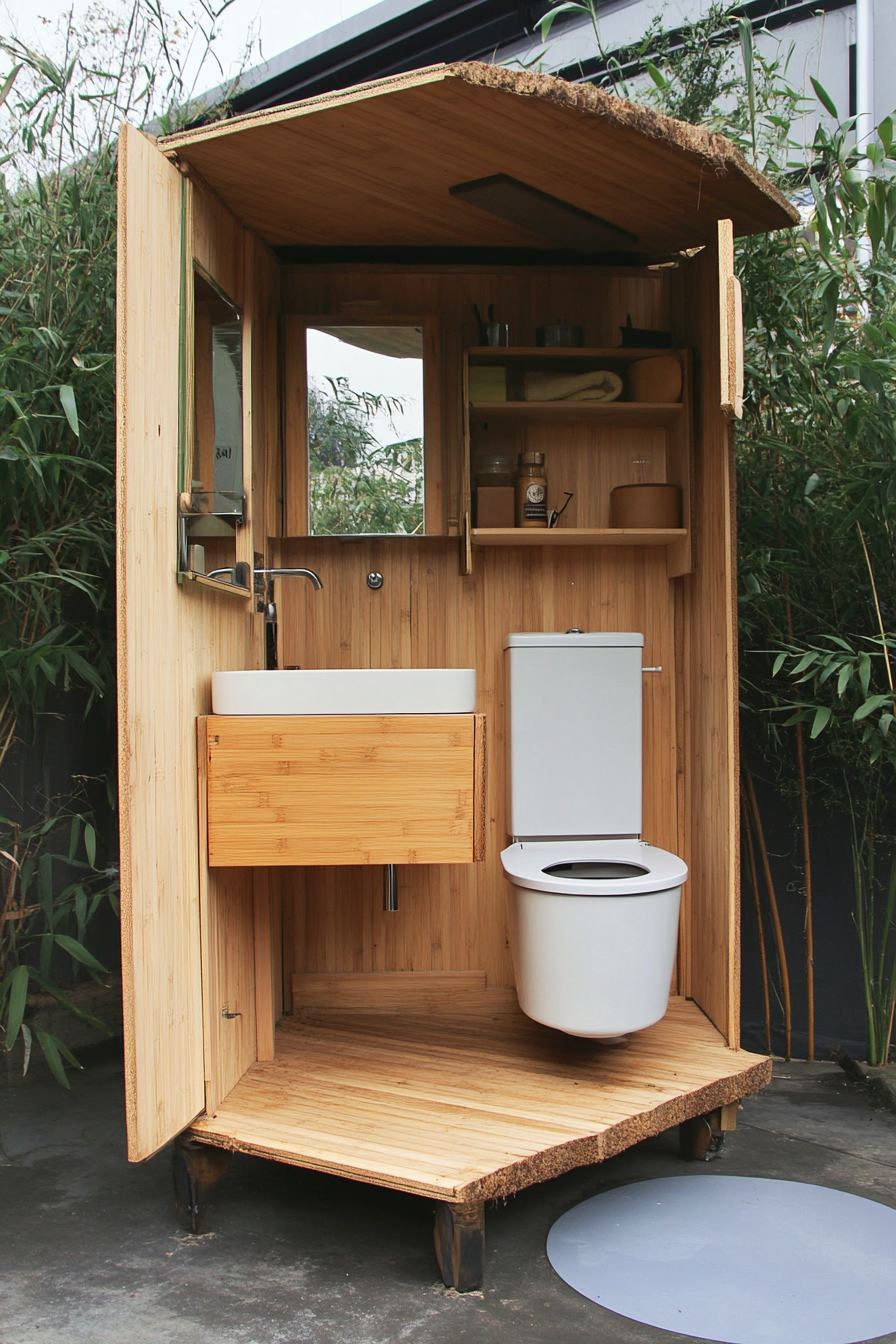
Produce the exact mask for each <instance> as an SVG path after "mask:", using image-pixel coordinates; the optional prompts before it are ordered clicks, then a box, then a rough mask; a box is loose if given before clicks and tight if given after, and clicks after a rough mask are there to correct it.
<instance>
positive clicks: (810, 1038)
mask: <svg viewBox="0 0 896 1344" xmlns="http://www.w3.org/2000/svg"><path fill="white" fill-rule="evenodd" d="M796 759H797V765H798V767H799V776H800V811H801V813H802V820H803V876H804V878H805V883H806V903H805V907H804V923H803V933H804V935H805V939H806V1058H807V1059H814V1058H815V938H814V933H813V927H812V856H811V853H810V848H809V800H808V797H807V794H806V758H805V754H804V750H803V725H802V724H801V723H798V724H797V725H796Z"/></svg>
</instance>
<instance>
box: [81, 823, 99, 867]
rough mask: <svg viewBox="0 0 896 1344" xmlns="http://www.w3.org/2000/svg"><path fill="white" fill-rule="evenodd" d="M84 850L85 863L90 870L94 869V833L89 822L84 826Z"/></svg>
mask: <svg viewBox="0 0 896 1344" xmlns="http://www.w3.org/2000/svg"><path fill="white" fill-rule="evenodd" d="M84 848H85V849H86V850H87V862H88V863H89V864H90V866H91V868H95V867H96V831H95V830H94V829H93V827H92V826H91V824H90V822H89V821H88V822H85V824H84Z"/></svg>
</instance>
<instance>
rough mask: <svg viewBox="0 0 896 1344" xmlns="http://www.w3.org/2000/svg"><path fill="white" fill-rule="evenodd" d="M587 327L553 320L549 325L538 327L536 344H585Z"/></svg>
mask: <svg viewBox="0 0 896 1344" xmlns="http://www.w3.org/2000/svg"><path fill="white" fill-rule="evenodd" d="M584 338H585V328H584V327H571V326H570V325H569V323H568V322H559V321H558V322H552V323H551V325H550V326H548V327H537V328H536V331H535V344H536V345H555V346H556V345H560V346H567V347H568V346H571V345H584V344H585V339H584Z"/></svg>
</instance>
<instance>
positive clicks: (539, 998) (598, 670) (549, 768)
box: [501, 631, 688, 1040]
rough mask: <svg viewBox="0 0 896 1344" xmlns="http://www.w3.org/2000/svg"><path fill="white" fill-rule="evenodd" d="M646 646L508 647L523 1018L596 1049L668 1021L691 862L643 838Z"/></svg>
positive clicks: (506, 856)
mask: <svg viewBox="0 0 896 1344" xmlns="http://www.w3.org/2000/svg"><path fill="white" fill-rule="evenodd" d="M643 647H644V636H643V635H640V634H629V633H622V634H619V633H605V632H598V633H593V634H584V633H581V632H578V631H575V632H573V631H571V632H569V633H567V634H518V635H508V636H507V638H506V640H505V641H504V664H505V672H506V686H507V716H508V717H507V723H508V731H507V742H508V759H507V765H508V812H507V822H508V830H509V832H510V834H511V835H512V837H513V843H512V844H511V845H509V846H508V848H507V849H505V850H504V851H503V853H502V854H501V862H502V863H503V865H504V872H505V873H506V875H507V877H508V879H509V881H510V882H511V883H512V885H513V887H514V895H515V906H516V910H515V914H516V919H515V921H512V924H514V923H515V928H512V946H513V962H514V972H515V976H516V989H517V995H518V997H519V1002H520V1007H521V1008H522V1010H523V1012H524V1013H526V1014H527V1015H528V1016H529V1017H531V1018H534V1020H535V1021H536V1022H543V1023H544V1024H545V1025H546V1026H548V1027H556V1028H557V1029H558V1030H559V1031H565V1032H567V1033H568V1034H569V1035H572V1036H590V1037H593V1038H595V1039H597V1040H600V1039H611V1038H613V1037H619V1036H623V1035H625V1034H626V1033H628V1032H631V1031H640V1030H641V1029H642V1028H643V1027H649V1026H650V1025H651V1024H652V1023H654V1022H658V1021H659V1019H660V1018H661V1017H662V1016H663V1015H664V1013H665V1011H666V1004H667V1002H668V998H669V986H670V982H671V979H672V968H673V965H674V962H675V950H676V945H677V940H678V909H679V902H680V898H681V884H682V882H684V880H685V878H686V877H687V874H688V870H687V865H686V864H685V863H684V861H683V860H682V859H680V858H678V857H677V856H676V855H675V854H670V853H668V852H667V851H666V850H663V849H655V848H654V847H653V846H652V845H649V844H647V843H645V842H644V841H642V840H641V839H640V834H641V702H642V676H643V673H642V667H641V663H642V652H643Z"/></svg>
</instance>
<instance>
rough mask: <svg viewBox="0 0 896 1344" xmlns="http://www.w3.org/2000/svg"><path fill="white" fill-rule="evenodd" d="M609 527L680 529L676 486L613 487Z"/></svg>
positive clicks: (679, 503)
mask: <svg viewBox="0 0 896 1344" xmlns="http://www.w3.org/2000/svg"><path fill="white" fill-rule="evenodd" d="M610 526H611V527H681V491H680V490H679V488H678V486H677V485H663V484H659V483H652V484H649V485H617V486H616V489H615V490H611V491H610Z"/></svg>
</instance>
